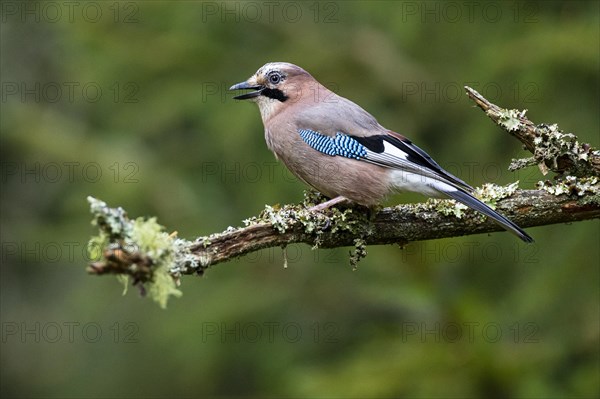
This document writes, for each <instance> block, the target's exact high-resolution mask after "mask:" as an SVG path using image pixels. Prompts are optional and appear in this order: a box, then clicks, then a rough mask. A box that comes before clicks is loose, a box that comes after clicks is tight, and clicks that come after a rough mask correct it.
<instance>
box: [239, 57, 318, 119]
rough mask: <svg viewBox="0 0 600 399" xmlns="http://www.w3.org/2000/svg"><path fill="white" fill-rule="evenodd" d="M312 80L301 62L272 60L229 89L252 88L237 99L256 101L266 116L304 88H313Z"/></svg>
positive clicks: (290, 100) (294, 99)
mask: <svg viewBox="0 0 600 399" xmlns="http://www.w3.org/2000/svg"><path fill="white" fill-rule="evenodd" d="M311 82H315V83H316V81H315V80H314V79H313V77H312V76H311V75H310V74H309V73H308V72H306V71H305V70H304V69H302V68H300V67H299V66H296V65H294V64H290V63H287V62H270V63H268V64H265V65H263V66H262V67H260V68H259V69H258V71H256V73H255V74H254V75H252V76H251V77H250V78H249V79H248V80H246V81H245V82H240V83H238V84H235V85H233V86H231V87H230V88H229V90H251V91H250V92H248V93H244V94H240V95H238V96H236V97H234V99H236V100H251V101H253V102H256V103H257V104H258V107H259V108H260V113H261V115H262V116H263V119H268V117H269V116H270V115H271V114H273V113H274V112H277V111H279V110H280V109H281V108H282V107H284V106H285V105H287V104H289V103H293V102H295V101H297V100H298V99H299V98H300V97H301V96H302V92H303V90H304V91H307V90H309V88H310V84H311Z"/></svg>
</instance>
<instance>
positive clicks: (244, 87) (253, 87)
mask: <svg viewBox="0 0 600 399" xmlns="http://www.w3.org/2000/svg"><path fill="white" fill-rule="evenodd" d="M229 90H255V91H251V92H250V93H246V94H240V95H239V96H235V97H233V99H234V100H247V99H249V98H254V97H258V96H260V94H261V93H262V91H263V90H264V86H261V85H251V84H248V82H241V83H238V84H235V85H233V86H231V87H230V88H229Z"/></svg>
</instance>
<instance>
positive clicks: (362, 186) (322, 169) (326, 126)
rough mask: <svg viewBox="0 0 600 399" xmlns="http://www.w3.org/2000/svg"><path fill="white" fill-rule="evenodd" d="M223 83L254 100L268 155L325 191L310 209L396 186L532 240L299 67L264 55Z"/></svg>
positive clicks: (380, 195) (368, 198) (363, 198)
mask: <svg viewBox="0 0 600 399" xmlns="http://www.w3.org/2000/svg"><path fill="white" fill-rule="evenodd" d="M229 90H232V91H238V92H240V91H241V92H242V93H243V94H239V95H237V96H235V97H233V98H234V99H236V100H249V101H252V102H255V103H256V104H257V105H258V108H259V111H260V115H261V118H262V122H263V125H264V134H265V141H266V143H267V146H268V148H269V149H270V150H271V151H272V152H273V153H274V154H275V157H276V158H277V159H278V160H280V161H281V162H283V163H284V164H285V166H286V167H287V168H288V169H289V170H290V171H291V172H292V173H293V174H294V175H295V176H296V177H297V178H298V179H300V180H301V181H303V182H304V183H306V184H307V185H309V186H311V187H313V188H314V189H316V190H317V191H319V192H320V193H322V194H324V195H325V196H326V197H328V198H330V200H328V201H326V202H323V203H321V204H319V205H317V206H315V207H313V208H311V210H314V211H322V210H324V209H327V208H329V207H331V206H334V205H336V204H338V203H341V202H350V203H357V204H360V205H364V206H367V207H372V206H374V205H377V204H380V203H381V202H382V201H383V200H385V198H386V197H387V196H388V195H390V194H393V193H395V192H406V191H408V192H416V193H420V194H423V195H425V196H428V197H434V198H440V197H441V198H444V197H446V198H451V199H454V200H456V201H458V202H460V203H463V204H464V205H466V206H468V207H470V208H472V209H474V210H476V211H478V212H480V213H482V214H484V215H485V216H488V217H489V218H491V219H492V220H493V221H495V222H496V223H498V224H499V225H500V226H502V227H503V228H504V229H506V230H508V231H510V232H511V233H513V234H515V235H516V236H517V237H519V238H520V239H521V240H523V241H525V242H528V243H529V242H533V238H532V237H531V236H529V235H528V234H527V233H526V232H525V231H523V230H522V229H521V228H520V227H519V226H517V225H516V224H515V223H514V222H512V221H511V220H509V219H508V218H506V217H505V216H503V215H501V214H499V213H498V212H496V211H494V210H493V209H492V208H490V207H489V206H488V205H486V204H485V203H483V202H482V201H480V200H479V199H477V198H475V197H474V196H473V188H472V187H471V186H469V185H468V184H467V183H465V182H464V181H462V180H461V179H459V178H458V177H456V176H453V175H452V174H450V173H449V172H447V171H446V170H444V169H443V168H442V167H441V166H440V165H439V164H438V163H437V162H436V161H434V160H433V159H432V158H431V157H430V156H429V155H428V154H427V153H426V152H425V151H423V150H422V149H421V148H419V147H417V146H416V145H415V144H413V143H412V142H411V141H410V140H409V139H408V138H406V137H405V136H403V135H401V134H399V133H396V132H394V131H392V130H389V129H387V128H385V127H383V126H382V125H380V124H379V122H377V120H376V119H375V117H373V116H372V115H371V114H369V113H368V112H367V111H365V110H364V109H363V108H361V107H360V106H359V105H357V104H355V103H354V102H352V101H350V100H348V99H346V98H344V97H342V96H339V95H337V94H336V93H334V92H333V91H331V90H329V89H327V88H326V87H325V86H323V85H322V84H320V83H319V82H318V81H317V80H316V79H315V78H314V77H313V76H312V75H311V74H309V73H308V72H307V71H305V70H304V69H302V68H301V67H299V66H297V65H294V64H291V63H287V62H269V63H267V64H265V65H263V66H262V67H260V68H259V69H258V70H257V71H256V73H254V75H252V76H251V77H250V78H248V79H247V80H246V81H243V82H240V83H237V84H234V85H233V86H231V87H230V88H229Z"/></svg>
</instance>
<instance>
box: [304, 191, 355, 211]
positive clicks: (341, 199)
mask: <svg viewBox="0 0 600 399" xmlns="http://www.w3.org/2000/svg"><path fill="white" fill-rule="evenodd" d="M345 201H348V198H346V197H342V196H341V195H340V196H339V197H335V198H332V199H330V200H329V201H325V202H322V203H320V204H318V205H315V206H311V207H310V208H308V210H309V211H311V212H320V211H323V210H325V209H328V208H331V207H332V206H334V205H336V204H339V203H340V202H345Z"/></svg>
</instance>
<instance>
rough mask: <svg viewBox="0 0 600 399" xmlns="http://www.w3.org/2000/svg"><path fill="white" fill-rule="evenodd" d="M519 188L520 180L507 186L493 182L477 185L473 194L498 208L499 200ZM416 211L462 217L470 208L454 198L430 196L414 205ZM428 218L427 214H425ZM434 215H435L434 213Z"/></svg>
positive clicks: (491, 206)
mask: <svg viewBox="0 0 600 399" xmlns="http://www.w3.org/2000/svg"><path fill="white" fill-rule="evenodd" d="M518 188H519V182H518V181H516V182H514V183H511V184H509V185H507V186H498V185H496V184H493V183H486V184H484V185H482V186H481V187H477V188H475V189H474V191H473V195H474V196H475V197H476V198H478V199H479V200H481V201H482V202H484V203H486V204H487V205H488V206H489V207H490V208H492V209H496V204H497V202H498V201H499V200H501V199H503V198H506V197H509V196H511V195H513V194H514V193H515V192H516V191H517V189H518ZM414 208H415V211H416V212H425V213H427V212H437V213H441V214H442V215H444V216H451V215H452V216H455V217H456V218H458V219H461V218H462V217H463V216H464V214H465V213H464V212H465V210H467V209H469V207H468V206H466V205H465V204H463V203H461V202H458V201H455V200H452V199H434V198H429V199H428V200H427V201H426V202H424V203H418V204H415V205H414ZM424 217H425V218H427V215H426V214H425V215H424ZM432 217H433V215H432Z"/></svg>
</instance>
